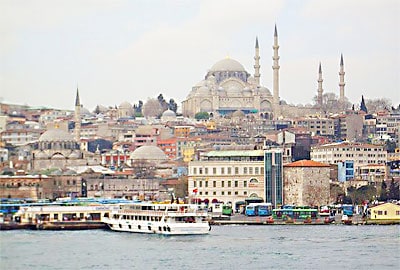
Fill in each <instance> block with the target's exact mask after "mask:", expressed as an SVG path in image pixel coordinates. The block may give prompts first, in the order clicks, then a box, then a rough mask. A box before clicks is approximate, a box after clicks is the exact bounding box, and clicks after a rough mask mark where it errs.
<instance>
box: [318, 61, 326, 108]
mask: <svg viewBox="0 0 400 270" xmlns="http://www.w3.org/2000/svg"><path fill="white" fill-rule="evenodd" d="M323 81H324V80H323V79H322V68H321V62H319V71H318V96H317V103H318V107H320V108H321V107H322V93H323V91H324V90H323V89H322V82H323Z"/></svg>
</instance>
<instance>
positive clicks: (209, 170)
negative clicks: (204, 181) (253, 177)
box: [192, 167, 263, 175]
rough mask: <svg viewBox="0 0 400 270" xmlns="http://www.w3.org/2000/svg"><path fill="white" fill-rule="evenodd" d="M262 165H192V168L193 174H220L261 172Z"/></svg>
mask: <svg viewBox="0 0 400 270" xmlns="http://www.w3.org/2000/svg"><path fill="white" fill-rule="evenodd" d="M262 172H263V167H241V168H239V167H220V168H217V167H212V168H208V167H205V168H204V167H194V168H192V174H193V175H197V174H199V175H210V174H211V175H221V174H232V173H233V174H236V175H238V174H261V173H262Z"/></svg>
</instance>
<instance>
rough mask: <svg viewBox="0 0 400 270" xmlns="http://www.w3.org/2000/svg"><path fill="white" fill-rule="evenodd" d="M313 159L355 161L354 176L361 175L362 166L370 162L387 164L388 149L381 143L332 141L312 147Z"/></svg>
mask: <svg viewBox="0 0 400 270" xmlns="http://www.w3.org/2000/svg"><path fill="white" fill-rule="evenodd" d="M310 156H311V159H312V160H314V161H317V162H322V163H326V164H338V163H341V162H344V161H348V160H351V161H354V176H355V177H360V173H361V167H362V166H365V165H369V164H385V163H386V161H387V151H386V150H385V149H384V147H383V146H381V145H372V144H363V143H349V142H341V143H332V144H325V145H318V146H313V147H311V153H310Z"/></svg>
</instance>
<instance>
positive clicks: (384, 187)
mask: <svg viewBox="0 0 400 270" xmlns="http://www.w3.org/2000/svg"><path fill="white" fill-rule="evenodd" d="M387 199H388V192H387V185H386V182H385V180H383V181H382V184H381V192H380V196H379V200H380V201H384V202H386V201H387Z"/></svg>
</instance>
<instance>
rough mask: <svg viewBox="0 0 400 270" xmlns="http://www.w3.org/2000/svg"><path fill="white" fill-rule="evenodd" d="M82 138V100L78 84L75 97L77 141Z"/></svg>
mask: <svg viewBox="0 0 400 270" xmlns="http://www.w3.org/2000/svg"><path fill="white" fill-rule="evenodd" d="M80 140H81V102H80V99H79V89H78V86H76V98H75V141H76V142H79V141H80Z"/></svg>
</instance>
